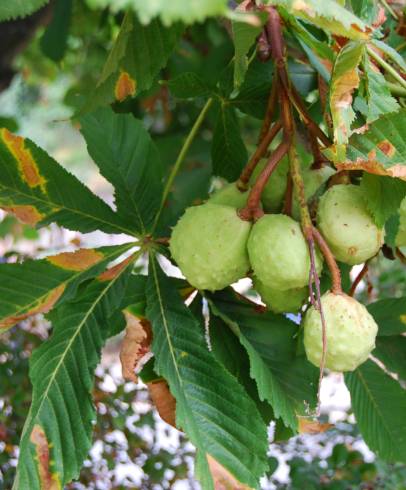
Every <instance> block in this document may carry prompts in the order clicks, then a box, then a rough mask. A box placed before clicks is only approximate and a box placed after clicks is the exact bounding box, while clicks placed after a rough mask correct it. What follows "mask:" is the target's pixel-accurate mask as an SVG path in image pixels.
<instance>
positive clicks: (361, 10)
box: [351, 0, 378, 24]
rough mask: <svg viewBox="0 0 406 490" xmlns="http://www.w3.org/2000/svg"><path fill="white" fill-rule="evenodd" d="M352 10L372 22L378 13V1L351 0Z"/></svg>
mask: <svg viewBox="0 0 406 490" xmlns="http://www.w3.org/2000/svg"><path fill="white" fill-rule="evenodd" d="M351 6H352V10H353V12H354V14H355V15H357V16H358V17H359V18H360V19H362V20H363V21H365V22H367V23H368V24H373V23H374V21H375V20H376V18H377V15H378V3H377V2H376V1H375V0H351Z"/></svg>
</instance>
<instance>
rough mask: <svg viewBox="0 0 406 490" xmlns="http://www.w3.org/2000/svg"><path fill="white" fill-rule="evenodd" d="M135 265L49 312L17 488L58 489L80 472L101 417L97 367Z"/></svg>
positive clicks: (35, 359) (36, 357)
mask: <svg viewBox="0 0 406 490" xmlns="http://www.w3.org/2000/svg"><path fill="white" fill-rule="evenodd" d="M130 264H131V263H130V262H126V264H125V266H123V267H121V268H120V267H119V268H113V269H112V270H109V271H108V272H104V273H103V274H102V275H100V276H99V277H98V278H97V279H95V280H93V281H92V282H90V283H88V284H87V285H86V286H85V287H83V288H82V289H81V290H80V291H79V294H78V295H77V297H76V298H75V299H73V300H72V301H70V302H67V303H64V304H62V305H61V306H60V307H58V308H56V309H55V310H54V311H52V313H51V314H50V315H49V319H50V320H51V322H52V325H53V331H52V334H51V337H50V338H49V340H47V341H46V342H44V343H43V344H42V345H41V346H40V347H39V348H38V349H37V350H36V351H34V353H33V355H32V357H31V361H30V378H31V382H32V385H33V394H32V403H31V407H30V411H29V413H28V417H27V420H26V422H25V425H24V428H23V433H22V436H21V442H20V454H19V461H18V466H17V476H16V479H15V482H14V486H13V489H14V490H43V489H50V490H57V489H60V488H63V485H64V484H65V483H67V482H69V481H71V480H72V479H74V478H77V477H78V476H79V471H80V468H81V466H82V463H83V460H84V459H85V457H86V456H87V453H88V451H89V449H90V447H91V441H92V439H91V434H92V424H93V422H94V420H95V415H96V414H95V409H94V406H93V403H92V398H91V392H92V387H93V377H94V370H95V368H96V366H97V364H98V362H99V358H100V353H101V348H102V347H103V344H104V342H105V340H106V338H107V337H108V335H109V323H108V321H107V319H108V318H109V316H110V315H111V313H112V312H113V311H114V310H116V309H117V308H118V307H119V306H120V301H121V297H122V293H123V291H124V290H125V286H126V281H127V280H128V275H129V272H130V271H129V266H130Z"/></svg>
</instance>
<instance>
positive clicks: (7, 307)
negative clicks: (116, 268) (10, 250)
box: [0, 244, 134, 332]
mask: <svg viewBox="0 0 406 490" xmlns="http://www.w3.org/2000/svg"><path fill="white" fill-rule="evenodd" d="M133 246H134V244H125V245H118V246H111V247H101V248H97V249H92V248H88V249H84V248H83V249H80V250H77V251H75V252H69V253H67V252H64V253H60V254H58V255H52V256H49V257H46V258H44V259H41V260H26V261H25V262H23V263H20V264H0V332H2V331H3V330H6V329H8V328H10V327H12V326H13V325H15V324H16V323H18V322H20V321H22V320H24V319H25V318H28V317H29V316H31V315H34V314H37V313H47V312H48V311H49V310H50V309H51V308H53V306H54V305H56V304H60V303H61V302H62V301H67V300H69V299H70V298H71V297H72V296H73V295H74V294H75V292H76V289H77V287H78V285H79V284H80V283H81V282H83V281H85V280H87V279H89V278H91V277H95V276H97V275H98V274H100V273H101V272H102V271H103V270H104V269H105V268H106V267H107V265H108V264H109V262H111V261H112V260H115V259H116V258H118V257H119V256H120V255H122V254H123V253H125V252H126V251H127V250H129V249H130V248H132V247H133Z"/></svg>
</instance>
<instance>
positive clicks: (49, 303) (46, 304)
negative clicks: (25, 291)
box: [0, 284, 65, 333]
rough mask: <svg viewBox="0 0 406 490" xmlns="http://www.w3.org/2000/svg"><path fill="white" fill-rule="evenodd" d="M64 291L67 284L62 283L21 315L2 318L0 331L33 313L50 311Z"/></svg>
mask: <svg viewBox="0 0 406 490" xmlns="http://www.w3.org/2000/svg"><path fill="white" fill-rule="evenodd" d="M64 291H65V285H64V284H61V285H60V286H58V287H57V288H55V289H53V290H52V291H51V292H50V293H48V294H46V295H45V296H43V297H42V298H40V299H39V300H38V301H37V302H35V303H34V304H32V305H31V307H30V308H29V309H28V310H27V311H24V312H23V313H21V314H19V315H13V316H8V317H6V318H0V333H2V331H5V330H8V329H9V328H11V327H12V326H13V325H15V324H16V323H18V322H21V321H23V320H25V319H26V318H28V317H30V316H32V315H37V314H39V313H48V311H50V309H51V308H52V307H53V306H54V305H55V303H56V302H57V301H58V299H59V298H60V297H61V296H62V294H63V292H64Z"/></svg>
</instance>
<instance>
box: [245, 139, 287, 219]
mask: <svg viewBox="0 0 406 490" xmlns="http://www.w3.org/2000/svg"><path fill="white" fill-rule="evenodd" d="M289 146H290V143H289V141H286V140H284V141H282V143H280V144H279V146H278V147H277V148H276V150H275V151H274V152H273V153H272V155H271V156H270V158H269V160H268V161H267V163H266V165H265V167H264V169H263V170H262V172H261V173H260V174H259V176H258V178H257V180H256V181H255V184H254V186H253V187H252V189H251V191H250V193H249V195H248V200H247V205H246V206H245V207H244V208H243V209H241V210H240V211H239V212H238V214H239V216H240V218H241V219H243V220H246V221H250V220H252V219H253V220H258V219H259V218H261V216H263V214H264V212H263V210H262V209H261V206H260V201H261V194H262V191H263V190H264V187H265V185H266V183H267V182H268V179H269V177H270V176H271V174H272V172H273V171H274V170H275V168H276V166H277V165H278V163H279V162H280V161H281V160H282V158H283V157H284V156H285V155H286V153H287V152H288V150H289Z"/></svg>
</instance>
